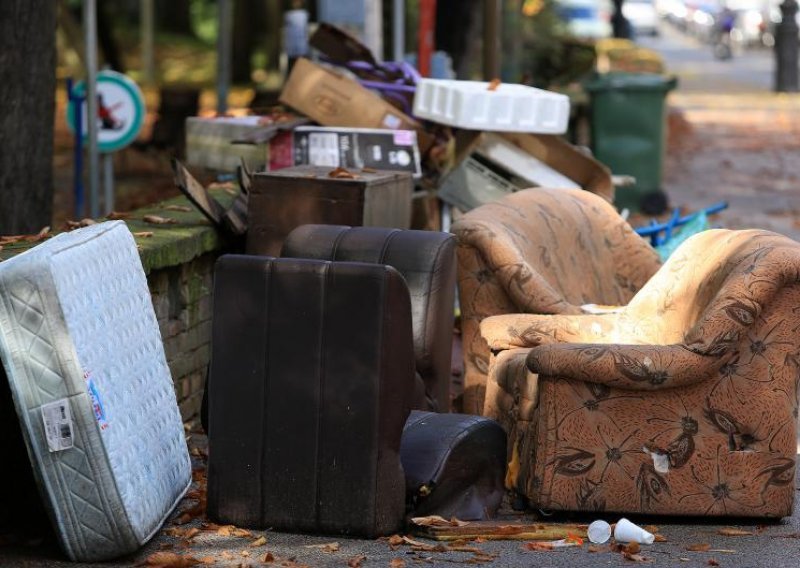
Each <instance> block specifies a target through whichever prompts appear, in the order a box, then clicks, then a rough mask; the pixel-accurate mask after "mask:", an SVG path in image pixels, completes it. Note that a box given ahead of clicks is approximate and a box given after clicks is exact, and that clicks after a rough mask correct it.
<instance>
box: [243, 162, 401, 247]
mask: <svg viewBox="0 0 800 568" xmlns="http://www.w3.org/2000/svg"><path fill="white" fill-rule="evenodd" d="M333 169H334V168H331V167H321V166H295V167H293V168H284V169H282V170H276V171H272V172H263V173H257V174H255V175H254V176H253V185H252V188H251V191H250V197H249V201H248V223H249V225H248V231H247V253H248V254H262V255H270V256H278V255H279V254H280V252H281V245H282V244H283V240H284V239H285V238H286V235H288V234H289V232H290V231H291V230H292V229H294V228H295V227H298V226H300V225H304V224H306V223H322V224H328V225H351V226H371V227H394V228H398V229H406V228H408V226H409V223H410V222H411V192H412V190H413V182H412V179H411V174H409V173H406V172H389V171H372V172H364V171H354V172H352V176H350V175H346V174H341V175H343V176H344V177H331V176H330V173H331V171H332V170H333Z"/></svg>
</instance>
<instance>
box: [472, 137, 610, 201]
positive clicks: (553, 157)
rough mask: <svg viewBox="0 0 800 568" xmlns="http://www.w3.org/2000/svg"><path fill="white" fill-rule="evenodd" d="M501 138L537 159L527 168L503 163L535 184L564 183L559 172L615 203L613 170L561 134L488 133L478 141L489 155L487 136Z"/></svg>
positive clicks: (502, 140) (506, 143) (578, 184)
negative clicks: (485, 143)
mask: <svg viewBox="0 0 800 568" xmlns="http://www.w3.org/2000/svg"><path fill="white" fill-rule="evenodd" d="M498 138H499V139H501V142H502V143H503V144H504V145H505V146H506V147H508V146H515V147H516V148H517V149H519V150H522V151H524V152H525V153H526V154H528V155H529V156H530V157H531V158H533V159H534V160H535V162H533V161H532V162H529V163H528V164H527V167H525V168H512V167H511V166H510V164H508V163H506V164H503V163H500V164H499V165H500V166H502V167H505V168H506V169H507V170H509V171H511V172H512V173H514V174H516V175H518V176H519V177H521V178H523V179H526V180H527V181H530V182H531V184H532V185H538V186H545V185H549V184H556V185H555V186H553V185H550V187H562V185H561V184H558V183H557V179H558V178H557V177H554V176H553V175H552V173H553V172H555V173H556V174H559V175H560V176H563V178H566V180H569V181H572V182H573V183H574V185H577V186H578V187H581V188H583V189H585V190H586V191H591V192H592V193H596V194H597V195H599V196H601V197H603V198H604V199H606V200H607V201H609V202H610V203H613V201H614V184H613V183H612V181H611V171H610V170H609V169H608V168H607V167H606V166H604V165H603V164H601V163H600V162H598V161H597V160H595V159H594V158H593V157H592V156H590V155H589V154H588V153H586V152H583V151H581V150H580V149H579V148H577V147H576V146H573V145H572V144H570V143H569V142H567V141H565V140H563V139H562V138H560V137H559V136H555V135H547V134H520V133H516V132H504V133H502V134H499V133H498V134H494V133H487V134H484V139H483V140H482V141H481V143H480V144H479V145H478V151H479V152H482V153H484V155H486V150H487V146H486V145H484V143H483V142H484V140H489V141H490V142H491V141H496V140H497V139H498ZM486 157H487V158H488V159H489V160H491V161H494V160H493V159H492V158H491V156H488V155H487V156H486ZM543 166H544V167H543ZM545 167H546V169H545ZM547 170H549V171H547ZM537 171H538V172H539V173H538V174H537V173H536V172H537ZM566 180H564V179H562V180H561V182H562V183H566Z"/></svg>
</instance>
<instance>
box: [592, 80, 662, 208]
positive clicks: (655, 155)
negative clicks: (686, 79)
mask: <svg viewBox="0 0 800 568" xmlns="http://www.w3.org/2000/svg"><path fill="white" fill-rule="evenodd" d="M676 85H677V79H676V78H675V77H667V76H664V75H655V74H646V73H608V74H605V75H598V76H597V77H596V78H594V79H592V80H590V81H588V82H586V83H585V84H584V88H585V89H586V91H587V92H588V93H589V97H590V124H591V144H592V151H593V152H594V155H595V158H597V159H598V160H599V161H601V162H602V163H604V164H605V165H606V166H608V167H609V168H610V169H611V171H612V172H613V173H614V174H615V175H629V176H633V177H634V178H636V183H635V184H633V185H629V186H624V187H618V188H617V190H616V198H615V205H616V206H617V207H618V208H619V209H620V210H621V209H624V208H628V209H630V210H631V211H639V210H640V209H642V208H644V209H645V212H646V213H660V212H661V211H659V209H662V210H663V209H666V207H667V200H666V196H665V195H664V193H663V190H662V187H661V179H662V171H663V162H664V151H665V139H666V105H665V100H666V97H667V94H668V93H669V91H671V90H672V89H674V88H675V87H676Z"/></svg>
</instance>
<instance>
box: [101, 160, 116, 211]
mask: <svg viewBox="0 0 800 568" xmlns="http://www.w3.org/2000/svg"><path fill="white" fill-rule="evenodd" d="M103 187H104V189H105V198H104V199H103V208H104V209H105V211H104V213H105V215H108V214H109V213H111V212H112V211H113V210H114V155H113V154H112V153H111V152H106V153H104V154H103Z"/></svg>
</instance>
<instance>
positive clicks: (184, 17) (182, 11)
mask: <svg viewBox="0 0 800 568" xmlns="http://www.w3.org/2000/svg"><path fill="white" fill-rule="evenodd" d="M155 5H156V19H157V22H158V23H157V26H158V29H160V30H162V31H165V32H170V33H174V34H180V35H187V36H193V35H194V30H192V16H191V14H190V12H189V5H190V1H189V0H169V2H156V3H155Z"/></svg>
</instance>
